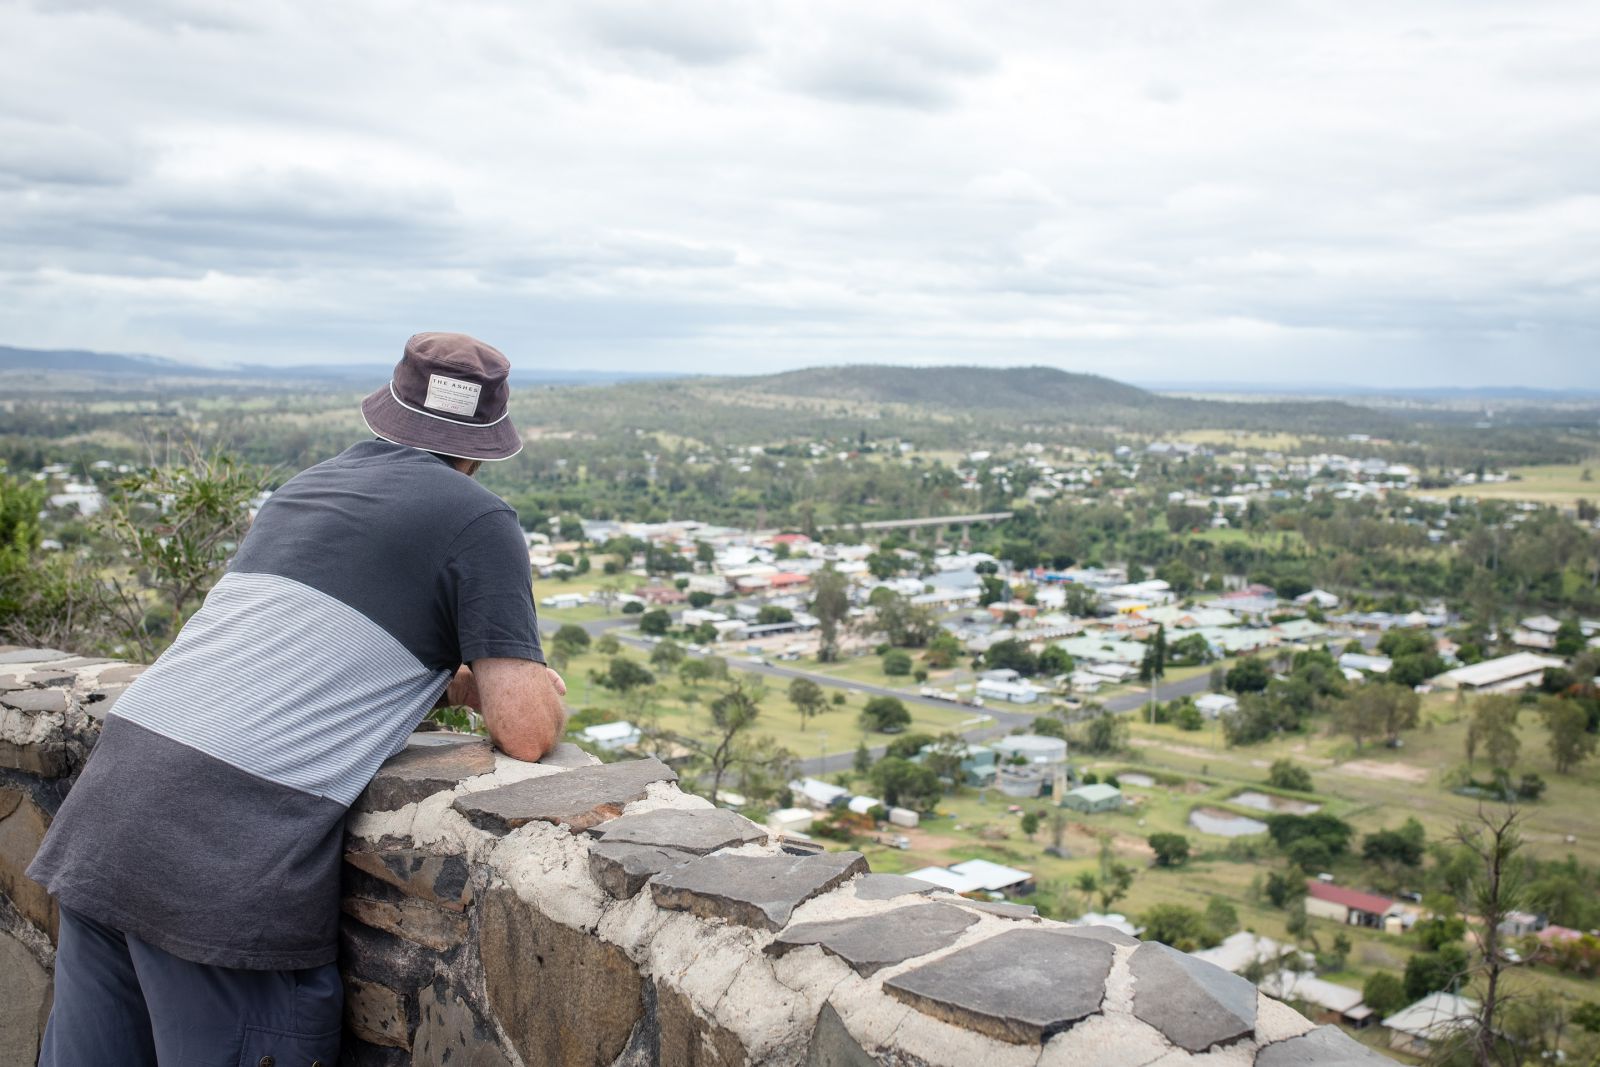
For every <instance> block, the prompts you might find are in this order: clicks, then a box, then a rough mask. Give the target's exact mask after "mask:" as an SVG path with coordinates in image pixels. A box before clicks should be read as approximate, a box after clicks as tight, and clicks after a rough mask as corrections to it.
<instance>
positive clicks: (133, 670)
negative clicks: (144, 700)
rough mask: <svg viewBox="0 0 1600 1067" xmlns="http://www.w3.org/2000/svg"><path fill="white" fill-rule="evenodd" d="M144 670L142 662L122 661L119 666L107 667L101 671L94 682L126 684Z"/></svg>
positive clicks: (100, 683)
mask: <svg viewBox="0 0 1600 1067" xmlns="http://www.w3.org/2000/svg"><path fill="white" fill-rule="evenodd" d="M144 672H145V667H144V665H143V664H140V663H124V664H123V665H122V666H120V667H108V668H106V669H105V670H103V671H101V672H100V677H98V678H96V679H95V682H96V683H98V684H99V685H127V684H128V683H129V682H131V681H133V680H134V679H135V678H137V677H139V675H141V674H143V673H144Z"/></svg>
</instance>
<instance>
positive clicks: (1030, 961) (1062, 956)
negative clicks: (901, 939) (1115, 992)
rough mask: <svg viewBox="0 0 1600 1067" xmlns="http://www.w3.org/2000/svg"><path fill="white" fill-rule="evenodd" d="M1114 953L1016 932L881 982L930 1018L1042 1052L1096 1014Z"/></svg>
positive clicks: (1095, 944)
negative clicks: (1044, 1045) (1048, 1041)
mask: <svg viewBox="0 0 1600 1067" xmlns="http://www.w3.org/2000/svg"><path fill="white" fill-rule="evenodd" d="M1113 955H1114V950H1113V948H1112V946H1110V945H1107V944H1105V943H1104V942H1100V941H1095V940H1092V939H1090V938H1083V937H1067V936H1065V935H1063V934H1062V933H1060V932H1059V931H1058V930H1052V929H1027V928H1017V929H1011V930H1007V931H1005V932H1004V933H1000V934H996V935H995V936H993V937H990V938H987V939H985V940H983V941H979V942H978V943H976V944H972V945H968V946H966V947H964V948H961V949H958V950H957V951H955V952H952V953H950V954H948V955H946V956H943V957H941V958H939V959H937V960H934V961H933V962H931V963H926V964H923V965H921V966H919V967H914V968H912V969H911V970H908V971H902V972H901V973H899V974H897V975H895V976H893V977H892V978H889V979H887V980H885V982H884V984H883V986H884V990H885V991H886V992H888V993H889V994H891V995H893V996H896V997H899V998H900V999H901V1000H904V1001H905V1002H906V1003H908V1004H910V1005H911V1006H912V1007H914V1008H916V1009H918V1010H919V1011H921V1012H924V1013H926V1014H928V1015H931V1016H933V1017H934V1018H937V1019H941V1020H943V1021H945V1022H949V1023H952V1024H955V1025H958V1026H962V1027H965V1028H968V1029H971V1030H975V1031H977V1032H979V1033H984V1034H988V1035H989V1036H991V1037H994V1038H997V1039H999V1040H1001V1041H1006V1042H1010V1043H1012V1044H1019V1045H1021V1044H1032V1045H1039V1044H1042V1043H1043V1042H1044V1040H1045V1039H1046V1038H1048V1037H1051V1036H1053V1035H1054V1034H1057V1033H1060V1032H1061V1031H1063V1030H1065V1029H1067V1028H1068V1027H1070V1026H1071V1025H1072V1024H1073V1023H1076V1022H1078V1021H1079V1020H1080V1019H1084V1018H1086V1017H1088V1016H1090V1015H1093V1014H1095V1013H1096V1012H1098V1011H1099V1010H1100V1005H1101V1002H1102V1000H1103V999H1104V991H1105V985H1106V978H1107V977H1108V976H1109V975H1110V973H1111V961H1112V958H1113Z"/></svg>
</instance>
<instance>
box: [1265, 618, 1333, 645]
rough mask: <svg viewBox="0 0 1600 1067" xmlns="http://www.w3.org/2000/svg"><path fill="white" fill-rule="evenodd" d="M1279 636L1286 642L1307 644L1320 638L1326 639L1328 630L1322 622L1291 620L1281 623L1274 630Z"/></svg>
mask: <svg viewBox="0 0 1600 1067" xmlns="http://www.w3.org/2000/svg"><path fill="white" fill-rule="evenodd" d="M1272 629H1273V630H1274V631H1276V632H1277V634H1278V636H1279V637H1280V638H1282V639H1283V640H1285V641H1294V642H1297V643H1298V642H1305V641H1315V640H1316V639H1317V638H1319V637H1326V636H1327V633H1328V628H1327V627H1326V626H1324V625H1322V624H1321V623H1320V622H1312V621H1311V620H1310V619H1289V620H1288V621H1286V622H1280V623H1278V625H1276V626H1274V627H1273V628H1272Z"/></svg>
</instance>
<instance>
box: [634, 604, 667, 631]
mask: <svg viewBox="0 0 1600 1067" xmlns="http://www.w3.org/2000/svg"><path fill="white" fill-rule="evenodd" d="M670 629H672V616H671V615H669V614H668V613H667V611H666V609H665V608H655V609H654V610H651V611H647V612H645V613H644V614H643V615H640V616H639V632H640V633H642V634H649V635H651V636H652V637H661V636H663V635H665V634H666V632H667V631H668V630H670Z"/></svg>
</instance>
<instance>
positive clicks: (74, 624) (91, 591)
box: [0, 473, 104, 649]
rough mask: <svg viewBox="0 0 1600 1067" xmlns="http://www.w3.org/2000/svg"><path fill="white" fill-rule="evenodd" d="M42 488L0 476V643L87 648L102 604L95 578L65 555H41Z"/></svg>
mask: <svg viewBox="0 0 1600 1067" xmlns="http://www.w3.org/2000/svg"><path fill="white" fill-rule="evenodd" d="M47 500H48V493H47V490H46V486H45V484H44V483H43V482H34V481H31V480H24V479H21V478H16V479H13V478H11V477H10V476H8V475H6V474H4V473H0V643H15V644H19V645H40V646H46V647H51V648H62V649H72V648H78V647H87V644H88V642H89V641H91V640H92V639H93V638H94V636H96V633H97V631H98V630H99V629H100V625H101V621H102V617H103V613H104V598H103V596H102V592H101V588H100V584H99V583H98V582H97V581H96V580H95V579H94V577H93V574H92V573H91V572H90V571H89V570H88V569H87V568H83V567H80V566H79V565H78V564H77V563H76V562H75V561H74V560H73V559H71V558H70V557H69V556H68V555H67V554H66V553H64V552H53V553H45V552H43V551H41V544H42V542H43V540H44V534H43V530H42V528H41V527H40V524H39V513H40V512H41V511H43V510H44V508H45V504H46V502H47Z"/></svg>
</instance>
